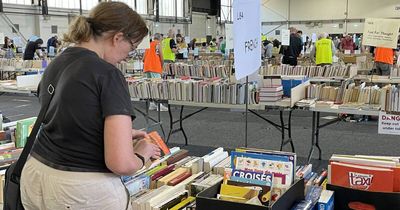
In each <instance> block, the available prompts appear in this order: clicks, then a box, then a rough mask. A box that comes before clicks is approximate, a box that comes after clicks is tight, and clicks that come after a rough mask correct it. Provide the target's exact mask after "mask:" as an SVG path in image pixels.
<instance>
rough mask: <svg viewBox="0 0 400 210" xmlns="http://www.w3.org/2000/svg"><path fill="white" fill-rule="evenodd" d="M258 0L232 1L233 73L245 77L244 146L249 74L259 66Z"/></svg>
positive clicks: (240, 77) (237, 76)
mask: <svg viewBox="0 0 400 210" xmlns="http://www.w3.org/2000/svg"><path fill="white" fill-rule="evenodd" d="M260 5H261V2H260V0H234V1H233V13H234V14H233V32H234V52H235V58H234V61H235V75H236V79H237V80H240V79H242V78H244V77H246V88H245V91H246V92H245V97H244V100H245V104H246V113H245V117H246V120H245V147H247V127H248V126H247V115H248V111H249V81H248V80H249V77H248V76H249V75H250V74H252V73H254V72H255V71H258V69H259V68H260V66H261V44H262V43H261V19H260V8H261V7H260Z"/></svg>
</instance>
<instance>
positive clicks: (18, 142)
mask: <svg viewBox="0 0 400 210" xmlns="http://www.w3.org/2000/svg"><path fill="white" fill-rule="evenodd" d="M35 121H36V117H32V118H28V119H24V120H20V121H18V122H17V126H16V130H15V147H17V148H21V147H24V146H25V144H26V141H27V139H28V137H29V134H30V133H31V131H32V129H33V126H34V124H35Z"/></svg>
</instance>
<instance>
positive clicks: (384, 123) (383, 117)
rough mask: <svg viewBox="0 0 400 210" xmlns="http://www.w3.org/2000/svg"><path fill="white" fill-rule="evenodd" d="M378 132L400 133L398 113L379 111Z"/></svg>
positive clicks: (399, 116)
mask: <svg viewBox="0 0 400 210" xmlns="http://www.w3.org/2000/svg"><path fill="white" fill-rule="evenodd" d="M378 133H379V134H391V135H400V115H392V114H387V113H386V112H382V111H381V112H379V123H378Z"/></svg>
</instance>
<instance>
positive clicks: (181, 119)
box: [179, 106, 188, 145]
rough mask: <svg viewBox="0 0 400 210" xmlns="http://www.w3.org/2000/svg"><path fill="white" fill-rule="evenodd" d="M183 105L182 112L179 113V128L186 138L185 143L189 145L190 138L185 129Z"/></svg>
mask: <svg viewBox="0 0 400 210" xmlns="http://www.w3.org/2000/svg"><path fill="white" fill-rule="evenodd" d="M183 107H184V106H181V113H180V114H179V130H181V131H182V134H183V137H184V138H185V145H188V138H187V136H186V133H185V130H184V129H183V123H182V122H183Z"/></svg>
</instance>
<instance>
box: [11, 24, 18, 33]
mask: <svg viewBox="0 0 400 210" xmlns="http://www.w3.org/2000/svg"><path fill="white" fill-rule="evenodd" d="M14 28H16V29H17V30H18V31H19V24H14ZM14 28H13V27H11V29H12V32H13V33H17V31H16V30H15V29H14Z"/></svg>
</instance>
